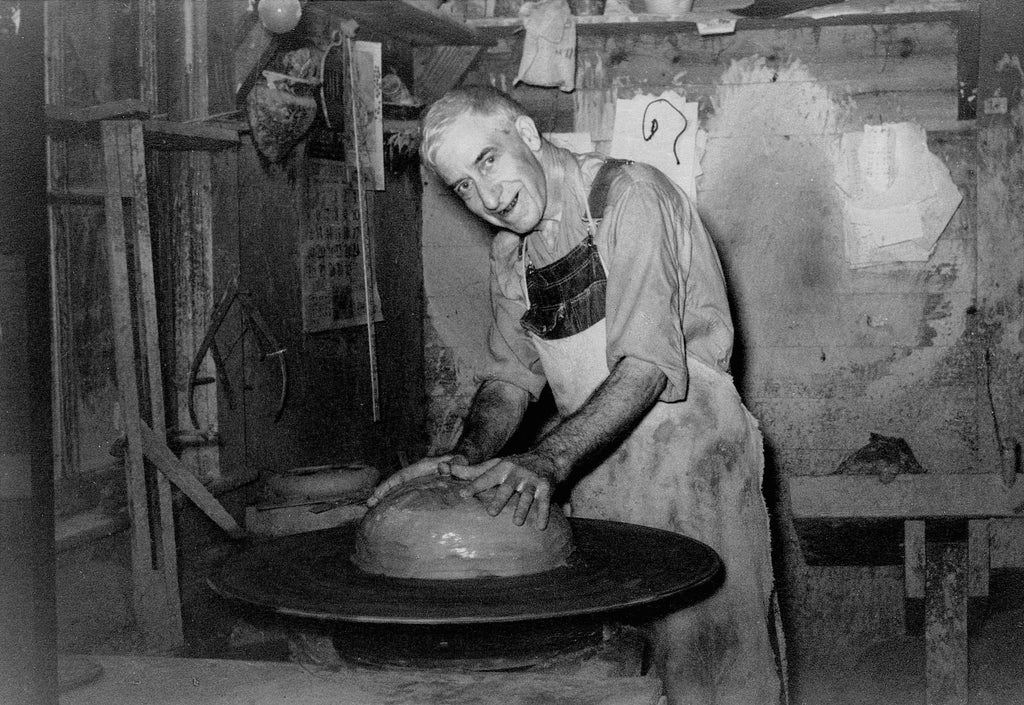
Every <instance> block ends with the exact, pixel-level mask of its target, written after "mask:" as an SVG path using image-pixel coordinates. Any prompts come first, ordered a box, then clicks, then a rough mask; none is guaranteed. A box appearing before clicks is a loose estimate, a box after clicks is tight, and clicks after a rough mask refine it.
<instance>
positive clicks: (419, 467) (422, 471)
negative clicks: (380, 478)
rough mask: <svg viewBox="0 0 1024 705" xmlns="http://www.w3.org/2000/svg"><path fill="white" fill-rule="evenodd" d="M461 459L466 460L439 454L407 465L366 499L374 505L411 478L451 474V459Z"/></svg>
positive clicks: (370, 504)
mask: <svg viewBox="0 0 1024 705" xmlns="http://www.w3.org/2000/svg"><path fill="white" fill-rule="evenodd" d="M460 459H461V461H462V462H463V463H465V462H466V461H465V459H464V458H462V456H454V455H438V456H434V457H431V458H423V459H421V460H417V461H416V462H415V463H413V464H412V465H406V466H405V467H404V468H402V469H401V470H399V471H398V472H396V473H395V474H394V475H392V476H391V477H389V478H388V479H386V480H384V482H382V483H380V484H379V485H377V487H376V489H374V490H373V494H371V495H370V497H369V498H368V499H367V500H366V504H367V506H369V507H372V506H374V505H375V504H377V503H378V502H380V500H381V499H383V498H384V495H386V494H387V493H388V492H390V491H391V490H393V489H394V488H395V487H398V486H399V485H401V484H404V483H406V482H409V481H410V480H415V479H416V478H417V477H424V476H426V475H448V474H450V470H449V468H450V467H451V466H450V463H451V461H452V460H460Z"/></svg>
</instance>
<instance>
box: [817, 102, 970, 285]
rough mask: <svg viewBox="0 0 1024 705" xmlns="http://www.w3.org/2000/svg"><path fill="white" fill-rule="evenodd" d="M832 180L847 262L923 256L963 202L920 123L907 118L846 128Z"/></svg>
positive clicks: (919, 258) (860, 264) (882, 261)
mask: <svg viewBox="0 0 1024 705" xmlns="http://www.w3.org/2000/svg"><path fill="white" fill-rule="evenodd" d="M835 181H836V184H837V185H838V186H839V188H840V190H841V191H842V193H843V195H844V216H845V235H846V247H845V250H846V259H847V261H848V263H849V265H850V266H851V267H853V268H858V267H870V266H875V265H879V264H888V263H893V262H923V261H925V260H927V259H928V257H929V256H930V255H931V253H932V250H933V249H934V248H935V243H936V242H937V241H938V239H939V236H940V235H941V234H942V231H943V230H944V229H945V227H946V225H947V224H948V223H949V219H950V218H952V217H953V213H955V212H956V209H957V207H958V206H959V205H960V201H961V200H962V196H961V194H960V191H959V189H957V187H956V185H955V184H954V183H953V180H952V178H951V177H950V175H949V170H948V169H947V168H946V165H945V164H943V162H942V160H941V159H939V158H938V157H937V156H935V155H934V154H932V153H931V152H930V151H929V150H928V140H927V135H926V134H925V131H924V128H922V127H921V126H920V125H916V124H914V123H909V122H904V123H887V124H883V125H866V126H865V128H864V131H863V132H853V133H847V134H844V135H843V137H842V140H841V142H840V148H839V160H838V168H837V172H836V176H835Z"/></svg>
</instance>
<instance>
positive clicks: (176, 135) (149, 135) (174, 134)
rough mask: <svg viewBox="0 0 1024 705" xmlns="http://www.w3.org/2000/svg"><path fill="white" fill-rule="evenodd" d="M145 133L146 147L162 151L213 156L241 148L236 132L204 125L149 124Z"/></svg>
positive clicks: (169, 122)
mask: <svg viewBox="0 0 1024 705" xmlns="http://www.w3.org/2000/svg"><path fill="white" fill-rule="evenodd" d="M142 129H143V131H144V132H145V136H146V146H147V147H149V148H150V149H159V150H161V151H203V152H213V151H218V150H222V149H234V148H235V147H237V146H238V145H239V144H240V140H239V138H238V133H237V132H236V131H234V130H231V129H228V128H225V127H217V126H214V125H206V124H203V123H195V122H191V123H190V122H171V121H169V120H146V121H145V122H143V123H142Z"/></svg>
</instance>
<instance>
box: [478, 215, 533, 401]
mask: <svg viewBox="0 0 1024 705" xmlns="http://www.w3.org/2000/svg"><path fill="white" fill-rule="evenodd" d="M518 245H519V238H518V236H515V235H513V234H511V233H498V234H497V235H496V236H495V239H494V241H493V243H492V245H491V276H490V282H491V292H490V294H491V314H492V319H491V327H490V330H489V331H488V334H487V347H488V350H489V352H490V359H489V360H488V362H487V364H486V365H485V366H484V368H483V371H482V372H481V373H480V374H479V375H478V378H477V380H478V381H479V382H486V381H488V380H500V381H502V382H507V383H509V384H512V385H515V386H517V387H519V388H521V389H524V390H525V391H526V392H527V393H528V394H529V395H530V398H531V399H532V400H533V401H536V400H537V398H538V397H539V396H540V394H541V392H542V391H543V390H544V386H545V385H546V384H547V378H546V377H545V376H544V370H543V366H542V365H541V362H540V356H539V355H538V354H537V348H536V347H535V346H534V344H533V341H532V340H531V339H530V334H529V333H528V332H527V331H526V329H525V328H523V326H522V325H521V324H520V319H522V317H523V314H524V313H526V310H527V304H526V299H525V297H524V296H523V294H522V287H521V285H520V284H519V282H518V278H519V277H521V273H519V271H518V269H517V262H516V253H517V251H518Z"/></svg>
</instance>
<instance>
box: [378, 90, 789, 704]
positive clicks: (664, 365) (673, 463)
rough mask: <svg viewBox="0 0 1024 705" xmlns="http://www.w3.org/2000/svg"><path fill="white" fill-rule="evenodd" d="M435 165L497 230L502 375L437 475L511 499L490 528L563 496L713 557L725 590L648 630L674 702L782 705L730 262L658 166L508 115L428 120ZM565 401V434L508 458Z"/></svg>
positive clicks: (453, 112) (438, 115)
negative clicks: (526, 422) (537, 420)
mask: <svg viewBox="0 0 1024 705" xmlns="http://www.w3.org/2000/svg"><path fill="white" fill-rule="evenodd" d="M421 155H422V159H423V160H424V162H425V163H426V164H427V165H428V167H429V168H431V169H433V170H434V171H435V172H436V173H437V175H438V176H439V177H440V178H441V179H442V180H443V181H444V183H446V184H447V185H448V186H449V187H450V188H451V189H452V190H453V191H454V192H455V194H456V195H458V196H459V197H460V198H461V199H462V200H463V202H464V203H465V205H466V207H467V208H468V209H469V210H470V211H471V212H473V213H474V214H476V215H477V216H479V217H480V218H482V219H483V220H484V221H486V222H487V223H490V224H491V225H493V226H494V227H495V229H496V231H495V235H494V239H493V242H492V245H491V307H492V311H493V321H492V324H491V328H490V333H489V341H488V342H489V348H490V354H491V360H490V364H489V367H488V369H487V370H486V373H485V375H484V379H485V381H484V382H483V383H482V384H481V386H480V388H479V390H478V391H477V393H476V396H475V397H474V400H473V403H472V405H471V408H470V411H469V414H468V417H467V418H466V420H465V424H464V428H463V432H462V435H461V438H460V439H459V442H458V443H457V444H456V446H455V448H453V449H452V450H451V451H450V453H448V454H445V455H440V456H437V457H431V458H425V459H423V460H420V461H418V462H417V463H414V464H413V465H411V466H409V467H407V468H404V469H403V470H401V471H399V472H398V473H397V474H396V475H394V476H393V477H392V478H390V479H389V480H388V481H386V482H385V483H383V484H382V485H381V486H380V487H379V488H378V489H377V491H376V492H375V494H374V496H373V497H371V499H370V503H371V504H375V503H376V502H377V501H378V500H379V499H380V497H382V496H383V495H384V493H385V492H387V490H388V489H390V488H391V487H393V486H395V485H396V484H399V483H401V482H404V481H407V480H409V479H411V478H413V477H417V476H420V475H424V474H426V473H432V472H441V473H451V474H453V475H455V476H457V477H460V478H463V479H467V480H473V484H472V486H471V488H472V490H473V491H474V492H482V491H484V490H486V489H490V488H493V487H496V488H497V491H496V493H495V495H494V497H493V499H492V500H491V502H490V505H489V511H490V513H491V514H492V515H497V514H498V513H500V512H501V511H503V510H506V507H507V511H512V512H514V520H515V521H516V522H517V523H522V522H524V521H526V520H530V521H534V522H536V523H537V525H538V526H542V527H543V526H544V525H545V524H546V522H547V516H548V511H549V507H550V502H551V501H552V495H553V493H554V491H555V489H556V488H558V487H560V486H561V487H565V488H567V489H571V512H572V514H573V515H575V516H584V517H594V518H601V519H612V520H618V521H626V522H633V523H637V524H645V525H648V526H653V527H658V528H664V529H670V530H674V531H678V532H680V533H684V534H686V535H688V536H691V537H694V538H697V539H699V540H701V541H704V542H705V543H707V544H709V545H711V546H712V547H714V548H715V549H716V550H717V551H718V552H719V554H720V555H721V556H722V558H723V560H724V562H725V565H726V579H725V583H724V585H723V587H722V588H721V589H720V590H718V592H716V593H715V594H714V595H713V596H712V597H710V598H709V599H707V600H705V601H704V602H701V603H700V604H698V605H695V606H692V607H689V608H686V609H684V610H681V611H679V612H677V613H675V614H672V615H670V616H668V617H665V618H662V619H659V620H658V621H657V622H656V623H654V624H653V625H652V627H651V638H652V644H653V653H654V664H655V667H656V669H657V671H658V673H659V675H660V676H661V677H662V679H663V681H664V683H665V689H666V693H667V695H668V700H669V702H670V703H673V704H676V703H712V702H714V703H719V704H722V703H736V704H737V705H741V704H742V705H757V704H761V703H776V702H778V701H779V699H780V690H781V689H780V678H779V670H778V668H777V665H776V658H775V655H774V651H773V648H772V641H771V637H770V633H771V629H770V626H769V625H770V622H771V620H770V619H769V615H770V613H771V609H770V605H771V602H772V599H771V592H772V570H771V558H770V546H769V528H768V516H767V511H766V509H765V504H764V499H763V497H762V494H761V476H762V471H763V464H764V461H763V455H762V447H761V436H760V433H759V431H758V429H757V423H756V421H755V420H754V419H753V417H751V416H750V414H749V413H748V412H747V411H746V409H745V408H744V407H743V405H742V403H741V401H740V399H739V396H738V394H737V392H736V389H735V387H734V385H733V382H732V378H731V377H730V376H729V374H728V369H729V357H730V355H731V352H732V342H733V326H732V320H731V318H730V314H729V308H728V303H727V299H726V290H725V283H724V279H723V275H722V270H721V265H720V263H719V259H718V255H717V253H716V252H715V249H714V245H713V244H712V242H711V239H710V238H709V237H708V234H707V232H706V231H705V230H704V227H703V225H702V224H701V222H700V219H699V217H698V215H697V212H696V210H695V209H694V207H693V205H692V204H691V203H690V201H689V200H688V199H687V197H686V195H685V194H684V193H683V192H682V191H681V190H680V189H679V188H678V186H676V185H675V184H674V183H673V182H672V181H670V180H669V179H668V178H667V177H666V176H665V175H664V174H662V173H661V172H659V171H658V170H656V169H654V168H653V167H650V166H648V165H645V164H641V163H633V162H628V161H622V160H611V159H607V158H604V157H602V156H600V155H596V154H588V155H576V154H573V153H571V152H569V151H567V150H564V149H560V148H558V147H555V146H554V145H552V144H551V143H550V142H548V141H546V140H545V139H544V138H543V137H542V136H541V134H540V132H539V131H538V129H537V126H536V124H535V123H534V121H533V120H532V119H531V118H530V117H529V116H528V115H527V114H526V113H525V112H524V110H523V109H522V108H521V107H520V106H519V105H518V104H517V103H515V102H514V101H512V100H511V99H510V98H509V97H508V96H506V95H504V94H502V93H500V92H498V91H496V90H493V89H486V88H471V89H460V90H455V91H452V92H450V93H448V94H447V95H445V96H444V97H442V98H441V99H440V100H438V101H437V102H436V103H435V104H434V105H432V106H431V108H430V109H429V111H428V112H427V114H426V116H425V118H424V121H423V140H422V146H421ZM545 385H550V387H551V391H552V393H553V396H554V398H555V401H556V404H557V406H558V411H559V420H558V423H557V425H556V426H554V427H553V428H552V429H551V430H550V431H549V432H547V433H546V434H545V435H544V436H543V437H542V438H541V439H540V441H538V442H537V443H536V444H535V445H533V447H531V448H529V449H528V450H526V451H525V452H522V453H518V454H515V455H506V456H503V457H502V456H499V453H500V452H501V450H502V448H503V447H504V446H505V444H506V442H507V441H508V440H509V438H510V437H511V436H512V434H513V432H514V431H515V430H516V428H517V427H518V425H519V423H520V421H521V420H522V419H523V416H524V413H525V412H526V410H527V405H528V403H529V402H530V401H531V400H532V399H536V398H537V396H538V395H539V394H540V393H541V391H542V390H543V388H544V386H545Z"/></svg>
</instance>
